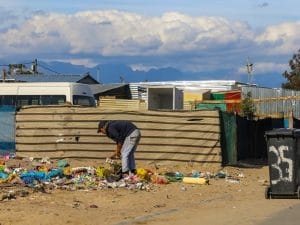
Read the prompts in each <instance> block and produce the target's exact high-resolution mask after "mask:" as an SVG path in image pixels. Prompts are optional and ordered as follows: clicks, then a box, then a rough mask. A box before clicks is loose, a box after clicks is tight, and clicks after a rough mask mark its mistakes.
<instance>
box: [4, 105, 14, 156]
mask: <svg viewBox="0 0 300 225" xmlns="http://www.w3.org/2000/svg"><path fill="white" fill-rule="evenodd" d="M15 112H16V108H15V107H14V106H0V127H1V129H0V156H4V155H9V156H12V155H15V146H16V143H15V136H16V131H15Z"/></svg>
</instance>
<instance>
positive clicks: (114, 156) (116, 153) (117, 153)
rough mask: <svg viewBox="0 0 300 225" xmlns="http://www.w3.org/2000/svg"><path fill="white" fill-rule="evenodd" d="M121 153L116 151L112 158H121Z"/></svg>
mask: <svg viewBox="0 0 300 225" xmlns="http://www.w3.org/2000/svg"><path fill="white" fill-rule="evenodd" d="M120 156H121V154H120V153H119V152H115V153H114V154H113V155H112V156H111V157H110V158H111V159H119V158H120Z"/></svg>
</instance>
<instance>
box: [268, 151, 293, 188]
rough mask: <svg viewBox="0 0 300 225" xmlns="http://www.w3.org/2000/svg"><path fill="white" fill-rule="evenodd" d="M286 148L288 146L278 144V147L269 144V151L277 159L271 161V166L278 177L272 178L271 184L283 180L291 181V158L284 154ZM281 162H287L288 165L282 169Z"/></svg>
mask: <svg viewBox="0 0 300 225" xmlns="http://www.w3.org/2000/svg"><path fill="white" fill-rule="evenodd" d="M288 150H289V147H288V146H284V145H281V146H279V147H278V149H277V148H276V147H274V146H270V148H269V151H270V152H273V153H274V154H275V155H276V157H277V161H276V162H275V163H272V164H271V167H272V168H274V169H276V170H277V171H278V178H277V179H272V180H271V183H272V184H277V183H278V182H280V181H284V182H292V181H293V160H292V159H289V158H286V157H285V156H284V152H285V151H288ZM282 163H287V165H288V166H287V167H285V171H282V169H283V168H282V167H283V166H280V165H281V164H282Z"/></svg>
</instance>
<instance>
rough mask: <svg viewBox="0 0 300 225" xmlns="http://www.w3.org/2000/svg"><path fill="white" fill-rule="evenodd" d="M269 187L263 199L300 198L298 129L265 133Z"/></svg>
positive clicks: (275, 130)
mask: <svg viewBox="0 0 300 225" xmlns="http://www.w3.org/2000/svg"><path fill="white" fill-rule="evenodd" d="M265 137H266V141H267V148H268V165H269V176H270V185H269V186H268V187H266V192H265V197H266V198H267V199H271V198H276V197H280V198H285V197H287V198H290V197H297V198H298V199H299V198H300V150H299V148H300V129H294V128H279V129H273V130H270V131H266V132H265Z"/></svg>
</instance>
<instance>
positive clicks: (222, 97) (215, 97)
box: [211, 93, 225, 100]
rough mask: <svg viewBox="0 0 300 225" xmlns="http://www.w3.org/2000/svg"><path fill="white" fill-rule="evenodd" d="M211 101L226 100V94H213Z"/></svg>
mask: <svg viewBox="0 0 300 225" xmlns="http://www.w3.org/2000/svg"><path fill="white" fill-rule="evenodd" d="M211 99H212V100H224V99H225V94H220V93H211Z"/></svg>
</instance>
